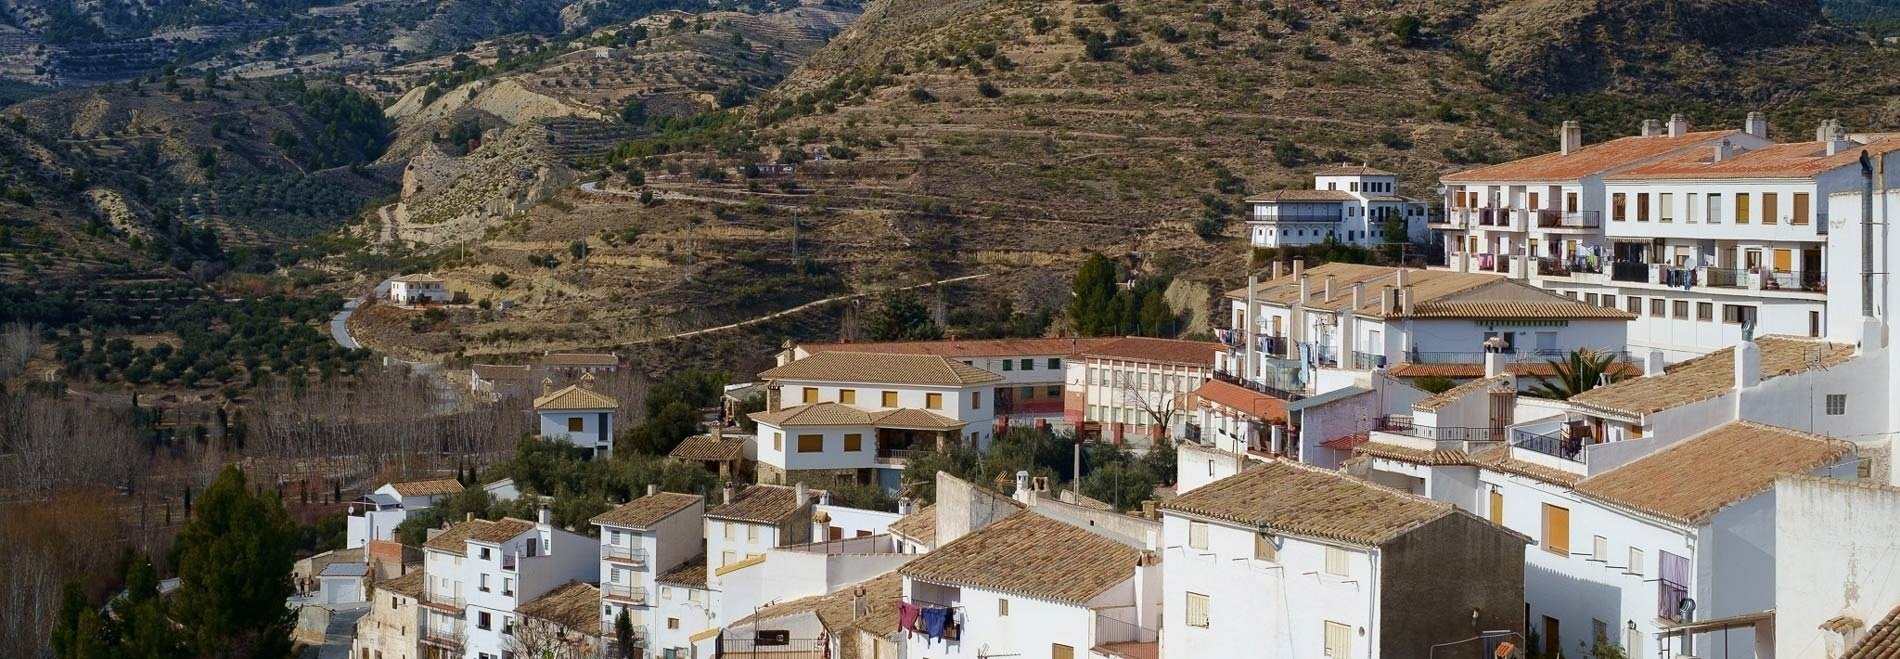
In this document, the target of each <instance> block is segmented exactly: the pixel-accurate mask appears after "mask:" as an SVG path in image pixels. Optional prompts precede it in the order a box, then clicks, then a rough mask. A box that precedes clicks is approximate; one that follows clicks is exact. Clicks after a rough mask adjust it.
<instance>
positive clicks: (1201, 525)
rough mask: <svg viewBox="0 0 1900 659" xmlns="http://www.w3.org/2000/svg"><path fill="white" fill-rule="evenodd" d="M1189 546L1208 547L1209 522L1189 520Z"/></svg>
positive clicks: (1196, 547)
mask: <svg viewBox="0 0 1900 659" xmlns="http://www.w3.org/2000/svg"><path fill="white" fill-rule="evenodd" d="M1188 546H1189V547H1193V548H1195V549H1206V548H1207V522H1188Z"/></svg>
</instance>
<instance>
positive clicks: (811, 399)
mask: <svg viewBox="0 0 1900 659" xmlns="http://www.w3.org/2000/svg"><path fill="white" fill-rule="evenodd" d="M816 402H818V388H817V387H805V403H806V404H808V405H809V404H811V403H816Z"/></svg>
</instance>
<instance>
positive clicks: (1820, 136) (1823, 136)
mask: <svg viewBox="0 0 1900 659" xmlns="http://www.w3.org/2000/svg"><path fill="white" fill-rule="evenodd" d="M1833 137H1834V120H1833V119H1822V120H1821V125H1819V126H1816V127H1815V128H1814V141H1816V142H1821V143H1824V144H1825V143H1826V142H1827V141H1828V140H1830V139H1832V138H1833Z"/></svg>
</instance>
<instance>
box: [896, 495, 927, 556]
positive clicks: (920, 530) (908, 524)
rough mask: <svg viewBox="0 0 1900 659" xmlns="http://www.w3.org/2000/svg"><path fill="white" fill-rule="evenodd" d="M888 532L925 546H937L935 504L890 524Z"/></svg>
mask: <svg viewBox="0 0 1900 659" xmlns="http://www.w3.org/2000/svg"><path fill="white" fill-rule="evenodd" d="M890 532H891V534H892V535H899V536H903V537H904V538H906V539H910V540H915V541H917V542H918V543H921V544H923V545H926V546H930V545H935V544H937V504H934V503H933V504H930V505H928V506H924V507H923V508H922V509H919V510H917V511H916V512H913V513H911V514H909V515H906V516H904V518H903V519H900V520H897V521H895V522H891V526H890Z"/></svg>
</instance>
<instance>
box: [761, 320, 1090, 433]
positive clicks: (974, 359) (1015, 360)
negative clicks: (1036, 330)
mask: <svg viewBox="0 0 1900 659" xmlns="http://www.w3.org/2000/svg"><path fill="white" fill-rule="evenodd" d="M1114 340H1115V339H1112V338H1067V339H1039V338H1035V339H977V340H967V339H954V338H953V339H947V340H943V341H890V342H871V343H805V344H799V345H797V346H794V347H792V348H788V349H786V351H785V352H782V353H780V355H779V364H780V365H784V364H786V363H790V362H792V361H796V360H799V359H804V358H806V357H810V356H812V355H814V354H817V353H821V352H866V353H879V354H899V355H936V356H940V357H948V358H950V359H955V360H957V361H961V362H963V363H965V364H968V365H971V366H975V367H977V368H980V369H983V370H986V371H989V372H991V373H995V374H997V375H999V376H1002V378H1003V379H1002V381H1000V382H998V383H997V384H996V404H995V408H996V411H995V415H996V420H997V423H998V425H999V426H1001V425H1012V424H1013V425H1041V426H1064V427H1066V423H1065V420H1064V418H1063V415H1062V405H1063V403H1062V385H1063V374H1064V372H1065V371H1066V368H1067V364H1068V362H1069V360H1070V359H1071V358H1073V357H1075V356H1076V355H1078V354H1080V353H1082V352H1084V351H1086V350H1090V349H1093V348H1095V347H1096V346H1099V345H1102V344H1104V343H1108V342H1110V341H1114Z"/></svg>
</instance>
